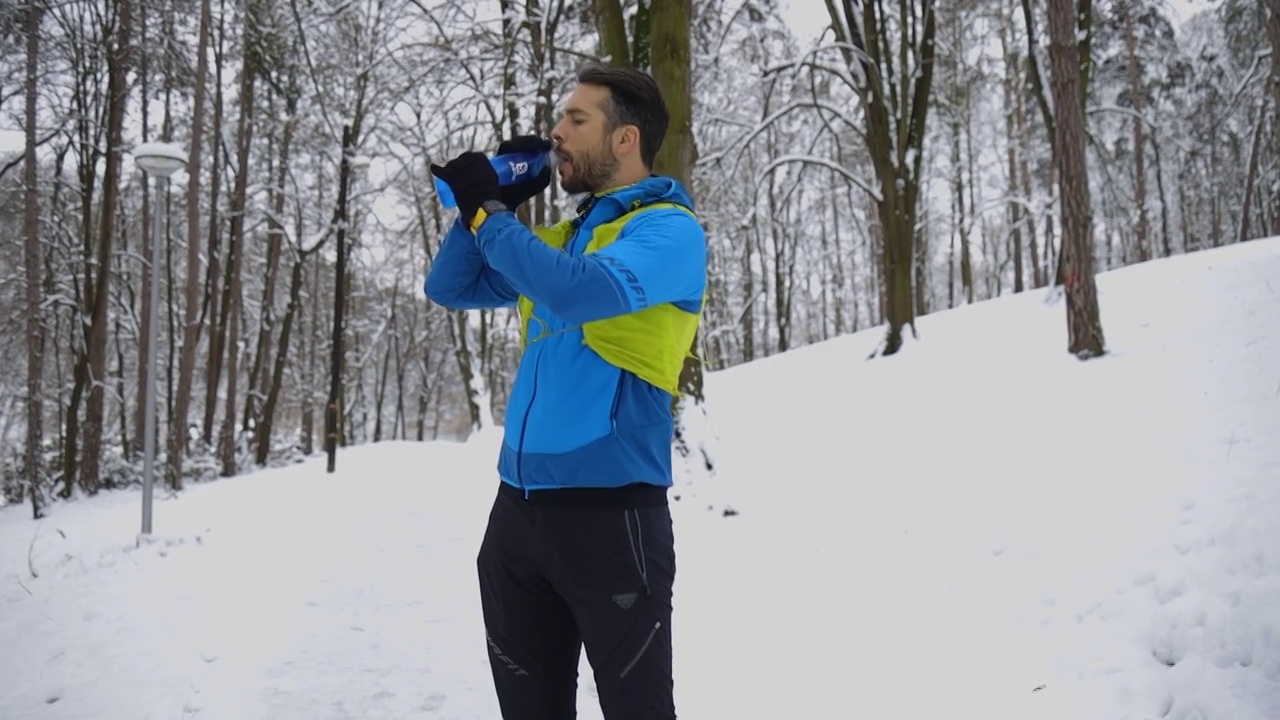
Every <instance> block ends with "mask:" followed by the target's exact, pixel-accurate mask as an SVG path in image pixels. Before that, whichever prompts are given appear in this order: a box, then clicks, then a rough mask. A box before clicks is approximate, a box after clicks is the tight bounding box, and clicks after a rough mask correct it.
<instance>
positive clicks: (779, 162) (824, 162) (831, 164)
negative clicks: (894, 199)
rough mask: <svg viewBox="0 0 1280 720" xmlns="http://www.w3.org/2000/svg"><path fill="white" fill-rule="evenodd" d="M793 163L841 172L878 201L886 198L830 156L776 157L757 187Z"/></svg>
mask: <svg viewBox="0 0 1280 720" xmlns="http://www.w3.org/2000/svg"><path fill="white" fill-rule="evenodd" d="M792 163H804V164H806V165H818V166H821V167H825V168H827V169H828V170H833V171H835V172H837V173H839V174H840V175H843V176H844V178H845V179H846V180H848V181H849V182H850V183H852V184H853V185H854V186H856V187H858V188H860V189H861V190H862V191H863V192H865V193H867V194H868V195H870V196H871V197H872V199H874V200H875V201H876V202H883V200H884V198H883V197H881V195H880V191H879V190H876V189H875V188H873V187H871V185H869V184H868V183H867V182H866V181H865V180H863V179H862V178H860V177H858V176H857V175H854V174H853V173H851V172H849V170H848V169H847V168H845V167H844V166H843V165H841V164H840V163H837V162H835V161H834V160H830V159H828V158H823V157H815V156H813V155H783V156H781V157H777V158H774V159H773V160H772V161H771V162H770V163H769V165H768V166H767V167H765V169H764V170H763V171H762V172H761V173H760V176H759V178H758V179H757V180H756V189H757V190H758V189H759V188H760V185H761V184H762V183H763V182H764V181H765V178H767V177H768V176H769V173H771V172H773V171H774V170H777V169H778V168H780V167H782V166H783V165H790V164H792Z"/></svg>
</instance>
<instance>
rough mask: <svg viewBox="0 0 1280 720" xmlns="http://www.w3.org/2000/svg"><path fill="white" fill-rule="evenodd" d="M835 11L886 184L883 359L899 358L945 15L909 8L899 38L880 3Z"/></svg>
mask: <svg viewBox="0 0 1280 720" xmlns="http://www.w3.org/2000/svg"><path fill="white" fill-rule="evenodd" d="M859 10H860V12H859ZM827 12H828V14H829V15H830V16H831V24H832V26H833V28H835V29H836V37H837V39H838V40H839V41H840V42H841V43H842V47H841V50H842V52H843V54H844V59H845V62H846V64H847V65H848V66H849V68H850V69H851V70H853V71H854V72H855V73H856V74H860V75H861V77H862V78H863V82H864V83H865V85H864V86H862V87H860V88H859V99H860V102H861V104H862V106H863V109H864V111H865V113H866V126H867V149H868V151H869V153H870V156H871V161H872V165H873V167H874V168H875V174H876V179H877V181H878V184H879V190H880V193H879V197H878V198H876V206H877V207H876V211H877V215H878V216H879V218H880V224H881V228H882V230H883V240H884V246H883V265H882V267H883V273H884V289H885V316H886V317H885V319H886V321H887V323H888V332H887V334H886V337H885V342H884V345H883V347H882V348H881V350H880V354H881V355H892V354H894V353H896V352H898V350H900V349H901V347H902V342H903V339H902V332H903V328H904V327H908V326H910V327H911V330H912V333H913V334H914V332H915V313H914V309H915V308H914V304H913V298H912V287H911V281H912V263H913V259H914V255H915V253H914V248H915V232H916V227H915V224H916V212H917V196H918V193H919V189H920V177H921V165H922V163H923V155H924V153H923V147H924V136H925V127H926V119H927V117H928V110H929V98H930V95H931V92H932V83H933V65H934V49H935V43H934V38H935V37H936V34H937V16H936V13H935V12H934V6H933V2H932V1H931V0H923V2H922V3H921V4H920V8H919V13H918V15H917V13H915V12H911V11H909V10H908V8H907V5H906V3H905V2H904V3H903V4H902V5H901V6H900V13H899V14H900V17H899V18H898V20H897V22H896V23H890V24H892V25H894V27H896V30H897V35H896V37H894V38H892V39H891V37H890V35H891V33H890V32H889V30H888V27H887V25H886V20H885V19H884V18H882V17H881V16H880V13H881V12H882V10H881V8H880V6H879V5H878V4H876V3H866V4H864V5H862V6H861V8H860V9H858V10H855V9H854V6H853V5H852V4H850V3H845V4H844V5H843V10H838V9H837V7H836V3H835V0H827ZM860 31H861V32H860ZM894 41H896V43H897V47H896V48H895V47H893V46H892V45H893V42H894ZM895 50H896V52H895ZM913 55H915V57H916V60H917V63H916V65H915V67H914V68H913V67H911V66H910V65H909V64H908V63H907V60H908V58H910V57H912V56H913ZM895 60H896V64H895Z"/></svg>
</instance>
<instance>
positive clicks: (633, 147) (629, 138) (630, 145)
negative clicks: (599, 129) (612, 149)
mask: <svg viewBox="0 0 1280 720" xmlns="http://www.w3.org/2000/svg"><path fill="white" fill-rule="evenodd" d="M615 142H616V143H617V148H616V150H617V152H618V153H619V154H622V153H633V152H640V128H638V127H636V126H635V125H623V126H622V127H620V128H618V135H617V139H616V141H615Z"/></svg>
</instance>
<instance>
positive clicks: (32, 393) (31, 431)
mask: <svg viewBox="0 0 1280 720" xmlns="http://www.w3.org/2000/svg"><path fill="white" fill-rule="evenodd" d="M43 17H44V4H43V3H42V2H31V3H28V5H27V8H26V13H25V24H24V34H25V35H26V41H27V73H26V82H25V87H24V97H25V103H26V107H25V114H24V125H25V127H24V128H23V130H24V131H25V132H26V141H27V144H26V151H25V152H24V153H23V178H22V180H23V184H24V185H25V188H24V193H23V203H24V207H23V216H22V237H23V243H22V254H23V266H24V268H25V270H26V281H27V282H26V318H27V328H26V330H27V338H26V341H27V398H26V400H27V402H26V406H27V441H26V442H27V447H26V457H25V460H24V463H23V472H24V473H26V476H27V483H28V485H29V487H30V492H31V516H32V517H33V518H35V519H39V518H41V517H43V515H44V492H43V490H42V488H41V478H42V477H43V475H44V457H43V453H44V382H43V379H44V319H43V318H42V317H41V312H40V295H41V288H42V287H43V284H44V283H43V277H42V276H43V268H42V267H41V265H40V188H39V186H38V184H37V180H38V179H39V166H38V164H37V160H36V143H37V139H36V104H37V94H36V83H37V80H38V78H39V67H40V21H41V19H42V18H43Z"/></svg>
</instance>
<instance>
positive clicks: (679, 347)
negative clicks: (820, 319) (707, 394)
mask: <svg viewBox="0 0 1280 720" xmlns="http://www.w3.org/2000/svg"><path fill="white" fill-rule="evenodd" d="M577 80H578V82H577V85H576V87H575V89H574V90H573V92H572V94H570V96H569V98H568V100H567V101H566V103H565V107H564V109H563V111H562V114H561V118H560V121H559V123H558V124H557V125H556V127H555V128H554V130H553V132H552V138H553V139H554V141H555V145H554V148H555V151H556V156H557V157H558V158H559V159H560V161H559V163H558V164H557V165H556V170H557V171H558V172H559V175H560V185H561V187H562V188H564V190H565V192H567V193H571V194H578V193H586V194H587V195H586V197H585V199H583V201H582V202H581V203H580V204H579V206H578V212H577V216H576V217H574V218H572V219H570V220H566V221H564V222H562V223H559V224H557V225H556V226H554V227H551V228H538V229H537V230H534V231H531V230H529V229H528V228H526V227H525V226H524V225H522V224H521V223H520V222H519V221H518V220H517V219H516V217H515V215H514V214H513V213H512V212H511V211H512V210H513V209H514V208H515V207H517V206H518V205H520V204H521V203H523V202H524V201H526V200H527V199H529V198H530V197H533V196H534V195H537V194H538V193H540V192H542V190H544V189H545V188H546V187H547V185H548V184H550V179H551V172H550V169H548V170H547V172H544V173H542V174H541V175H540V176H539V177H537V178H535V179H534V180H532V181H530V182H528V183H526V184H524V185H515V186H505V187H499V185H498V181H497V176H496V173H495V172H494V170H493V168H492V166H491V165H490V164H489V160H488V159H487V158H486V157H485V156H484V155H482V154H480V153H476V152H469V153H463V154H462V155H460V156H459V157H457V158H455V159H454V160H452V161H450V162H449V163H448V164H446V165H444V166H443V167H441V166H438V165H432V166H431V171H432V173H434V174H435V175H436V176H437V177H439V178H440V179H442V180H444V181H445V182H446V183H448V184H449V186H450V187H451V189H452V190H453V193H454V196H455V198H456V199H457V203H458V208H459V210H460V217H459V219H458V221H457V222H456V223H455V224H454V226H453V227H452V229H451V230H450V231H449V234H448V235H447V236H446V237H445V240H444V242H443V245H442V247H441V249H440V252H439V254H438V255H437V256H436V259H435V262H434V263H433V264H432V267H431V272H430V273H429V275H428V276H427V280H426V284H425V290H426V294H427V296H428V297H430V298H431V299H432V300H433V301H434V302H436V303H439V304H441V305H444V306H446V307H449V308H452V309H472V308H492V307H511V306H516V307H518V309H519V312H520V319H521V329H522V345H523V355H522V357H521V359H520V366H519V368H518V370H517V371H516V379H515V383H514V384H513V386H512V389H511V397H510V401H509V403H508V406H507V416H506V423H505V425H506V429H505V438H504V441H503V445H502V451H501V454H500V457H499V459H498V474H499V476H500V478H501V482H500V483H499V490H498V494H497V497H496V499H495V501H494V504H493V508H492V510H491V512H490V515H489V525H488V528H487V529H486V532H485V537H484V541H483V542H482V543H481V547H480V552H479V556H478V558H477V567H478V570H479V578H480V599H481V604H482V608H483V612H484V622H485V628H486V632H487V635H488V637H487V640H488V649H489V659H490V664H491V666H492V670H493V679H494V684H495V687H496V690H497V695H498V702H499V706H500V707H501V710H502V716H503V718H505V719H506V720H568V719H569V718H574V717H576V696H577V675H578V672H577V670H578V662H579V653H580V652H581V649H582V648H583V646H585V648H586V653H587V659H588V661H589V662H590V663H591V666H592V669H593V670H594V674H595V680H596V686H597V688H598V690H599V696H600V705H601V708H602V710H603V711H604V715H605V717H606V718H607V720H624V719H629V718H636V719H638V718H644V719H645V720H660V719H663V718H674V717H675V703H674V700H673V692H672V685H673V682H672V660H671V655H672V644H671V613H672V584H673V581H674V579H675V549H674V539H673V535H672V524H671V513H670V510H669V508H668V505H667V488H669V487H670V486H671V485H672V469H671V439H672V433H673V418H672V399H673V397H674V396H675V395H676V394H678V392H679V388H678V384H679V377H680V369H681V367H682V365H683V362H684V359H685V357H686V355H687V353H688V352H689V349H690V346H691V344H692V341H693V338H694V335H695V333H696V331H697V327H698V321H699V318H700V314H701V311H702V299H703V294H704V292H705V288H706V262H707V254H706V237H705V235H704V233H703V231H702V228H701V226H700V225H699V224H698V222H697V220H696V218H695V217H694V215H693V210H692V208H693V203H692V201H691V200H690V198H689V196H688V194H687V193H686V192H685V190H684V188H683V187H681V185H680V183H678V182H676V181H675V180H672V179H670V178H665V177H659V176H655V175H653V173H652V167H653V160H654V156H655V155H656V154H657V152H658V148H659V147H660V146H661V144H662V140H663V136H664V134H665V133H666V129H667V123H668V115H667V110H666V106H665V104H664V102H663V99H662V96H661V94H660V93H659V91H658V87H657V85H656V83H654V81H653V79H652V78H651V77H649V76H648V75H646V74H644V73H641V72H637V71H633V70H622V69H615V68H592V69H588V70H585V71H583V72H582V73H580V74H579V75H578V78H577ZM550 149H551V144H550V143H547V142H546V141H539V140H537V139H535V138H529V137H525V138H518V139H516V140H513V141H508V142H506V143H503V145H502V146H501V147H499V149H498V153H499V154H504V153H507V152H516V151H529V150H541V151H546V150H550Z"/></svg>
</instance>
